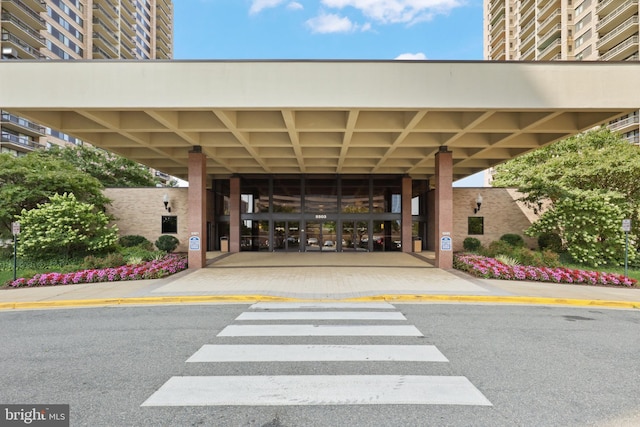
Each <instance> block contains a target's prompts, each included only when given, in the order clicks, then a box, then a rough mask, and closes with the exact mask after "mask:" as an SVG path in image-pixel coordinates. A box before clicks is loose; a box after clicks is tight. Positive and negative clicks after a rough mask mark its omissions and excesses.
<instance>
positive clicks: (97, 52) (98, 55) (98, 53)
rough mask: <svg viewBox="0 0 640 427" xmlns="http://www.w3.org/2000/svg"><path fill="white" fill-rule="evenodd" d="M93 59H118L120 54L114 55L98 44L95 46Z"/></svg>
mask: <svg viewBox="0 0 640 427" xmlns="http://www.w3.org/2000/svg"><path fill="white" fill-rule="evenodd" d="M92 52H93V59H118V56H117V55H116V56H113V55H112V54H109V53H107V52H106V51H105V50H104V49H101V48H99V47H98V46H96V45H94V46H93V50H92Z"/></svg>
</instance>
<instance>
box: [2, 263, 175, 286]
mask: <svg viewBox="0 0 640 427" xmlns="http://www.w3.org/2000/svg"><path fill="white" fill-rule="evenodd" d="M186 268H187V260H186V258H185V257H182V256H178V255H167V256H166V257H164V258H162V259H161V260H157V261H149V262H143V263H141V264H136V265H123V266H121V267H115V268H105V269H100V270H95V269H92V270H81V271H76V272H75V273H42V274H36V275H35V276H33V277H32V278H30V279H24V278H20V279H17V280H14V281H10V282H9V283H8V284H7V286H9V287H11V288H20V287H36V286H57V285H74V284H79V283H99V282H116V281H121V280H142V279H159V278H161V277H165V276H168V275H170V274H174V273H177V272H179V271H182V270H185V269H186Z"/></svg>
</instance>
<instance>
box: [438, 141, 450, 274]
mask: <svg viewBox="0 0 640 427" xmlns="http://www.w3.org/2000/svg"><path fill="white" fill-rule="evenodd" d="M436 180H437V182H436V190H435V196H436V197H435V226H436V227H435V228H436V230H435V236H434V237H435V242H434V243H435V248H436V267H438V268H445V269H446V268H453V241H452V239H453V154H452V153H451V151H448V150H447V148H446V147H440V151H439V152H438V153H437V154H436Z"/></svg>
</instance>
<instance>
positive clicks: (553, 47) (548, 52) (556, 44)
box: [538, 37, 561, 61]
mask: <svg viewBox="0 0 640 427" xmlns="http://www.w3.org/2000/svg"><path fill="white" fill-rule="evenodd" d="M560 51H561V41H560V37H558V38H557V39H555V40H554V41H552V42H551V43H550V44H549V45H548V46H547V47H545V48H544V49H543V50H542V51H541V52H540V53H539V54H538V60H539V61H549V60H551V58H552V57H554V56H556V55H557V54H559V53H560Z"/></svg>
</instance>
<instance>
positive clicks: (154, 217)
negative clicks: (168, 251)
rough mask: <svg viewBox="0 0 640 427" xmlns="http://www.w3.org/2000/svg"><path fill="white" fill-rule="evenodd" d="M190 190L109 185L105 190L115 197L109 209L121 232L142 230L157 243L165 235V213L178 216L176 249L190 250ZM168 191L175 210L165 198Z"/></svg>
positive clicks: (107, 195) (141, 233)
mask: <svg viewBox="0 0 640 427" xmlns="http://www.w3.org/2000/svg"><path fill="white" fill-rule="evenodd" d="M187 191H188V188H107V189H105V190H104V194H105V196H106V197H108V198H109V199H111V200H112V202H111V204H110V205H109V206H108V207H107V212H108V213H109V214H112V215H114V216H115V217H116V220H115V223H116V224H118V228H119V230H120V233H119V234H120V236H125V235H130V234H138V235H140V236H144V237H146V238H147V239H149V240H150V241H151V242H152V243H154V242H155V241H156V240H157V239H158V237H160V236H161V235H162V217H163V216H169V215H170V216H177V219H178V233H177V234H172V235H173V236H175V237H176V238H177V239H178V240H179V241H180V244H179V245H178V247H177V248H176V251H177V252H186V251H187V249H188V243H189V242H188V240H189V238H188V231H187V228H188V227H187V225H188V224H187V219H188V218H187ZM165 194H167V195H168V196H169V207H170V208H171V213H169V212H167V211H166V210H165V208H164V204H163V202H162V200H163V197H164V195H165Z"/></svg>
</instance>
